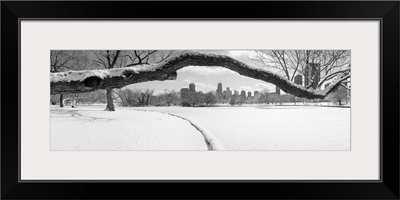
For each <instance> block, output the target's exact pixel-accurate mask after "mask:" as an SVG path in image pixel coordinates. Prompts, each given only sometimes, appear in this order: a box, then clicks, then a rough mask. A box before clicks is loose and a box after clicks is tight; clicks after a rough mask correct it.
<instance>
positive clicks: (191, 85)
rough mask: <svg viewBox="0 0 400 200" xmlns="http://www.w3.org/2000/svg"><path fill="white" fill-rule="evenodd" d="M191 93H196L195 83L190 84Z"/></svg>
mask: <svg viewBox="0 0 400 200" xmlns="http://www.w3.org/2000/svg"><path fill="white" fill-rule="evenodd" d="M189 91H190V92H196V86H195V85H194V83H191V84H189Z"/></svg>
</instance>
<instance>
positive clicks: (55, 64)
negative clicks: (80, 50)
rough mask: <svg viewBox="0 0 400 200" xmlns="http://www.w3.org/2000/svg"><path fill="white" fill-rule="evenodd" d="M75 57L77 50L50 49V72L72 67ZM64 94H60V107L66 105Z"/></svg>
mask: <svg viewBox="0 0 400 200" xmlns="http://www.w3.org/2000/svg"><path fill="white" fill-rule="evenodd" d="M74 59H75V51H61V50H51V51H50V72H51V73H54V72H62V71H66V70H68V69H69V68H70V67H71V63H72V62H73V61H74ZM63 99H64V98H63V94H62V93H61V94H60V107H64V101H63Z"/></svg>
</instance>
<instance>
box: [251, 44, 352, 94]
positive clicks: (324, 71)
mask: <svg viewBox="0 0 400 200" xmlns="http://www.w3.org/2000/svg"><path fill="white" fill-rule="evenodd" d="M249 57H250V58H252V59H254V60H256V61H258V62H259V63H261V64H262V65H264V66H266V67H267V68H269V69H271V70H272V71H274V72H276V73H278V74H281V75H282V76H283V77H285V78H286V79H287V80H290V81H293V80H294V77H295V76H296V75H297V74H301V75H303V77H305V78H306V79H307V80H305V83H306V84H307V85H305V86H306V88H311V87H312V88H314V89H316V88H320V87H321V86H322V85H323V84H324V83H326V82H329V81H331V80H332V79H334V78H336V77H337V76H339V75H340V74H343V73H346V72H350V51H349V50H257V51H255V53H254V54H251V55H249Z"/></svg>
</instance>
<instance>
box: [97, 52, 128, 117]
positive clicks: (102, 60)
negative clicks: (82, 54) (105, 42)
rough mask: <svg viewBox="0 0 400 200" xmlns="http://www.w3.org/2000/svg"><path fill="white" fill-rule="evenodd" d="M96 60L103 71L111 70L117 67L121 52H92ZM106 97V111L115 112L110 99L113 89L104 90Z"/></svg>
mask: <svg viewBox="0 0 400 200" xmlns="http://www.w3.org/2000/svg"><path fill="white" fill-rule="evenodd" d="M93 54H94V55H95V57H96V59H94V61H95V62H96V63H97V64H98V65H100V66H102V67H104V68H105V69H112V68H114V67H115V66H117V61H119V60H120V59H119V58H120V56H121V51H120V50H116V51H112V50H105V51H93ZM106 91H107V92H106V97H107V107H106V110H107V111H115V107H114V102H113V98H112V94H113V88H107V89H106Z"/></svg>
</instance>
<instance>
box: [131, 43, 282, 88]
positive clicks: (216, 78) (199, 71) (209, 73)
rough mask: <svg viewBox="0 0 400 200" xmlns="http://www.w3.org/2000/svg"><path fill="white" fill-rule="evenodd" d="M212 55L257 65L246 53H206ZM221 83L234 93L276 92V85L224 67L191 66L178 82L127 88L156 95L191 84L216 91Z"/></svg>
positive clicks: (183, 71)
mask: <svg viewBox="0 0 400 200" xmlns="http://www.w3.org/2000/svg"><path fill="white" fill-rule="evenodd" d="M204 52H212V53H220V54H224V55H229V56H231V57H233V58H236V59H238V60H240V61H242V62H246V63H251V64H256V63H254V61H252V60H251V59H249V58H248V56H247V55H246V52H245V51H226V50H224V51H222V50H221V51H216V50H214V51H204ZM219 82H221V83H222V87H223V90H226V87H229V88H230V89H231V90H232V91H233V90H238V91H239V92H240V91H241V90H245V91H246V93H247V92H248V91H251V92H252V94H253V92H254V91H255V90H258V91H261V90H263V89H266V88H268V89H269V90H270V91H271V92H274V91H275V85H273V84H270V83H266V82H264V81H261V80H257V79H253V78H249V77H246V76H242V75H239V74H238V73H236V72H234V71H231V70H229V69H226V68H223V67H199V66H189V67H185V68H183V69H180V70H179V71H178V77H177V79H176V80H167V81H151V82H144V83H137V84H133V85H129V86H127V87H126V88H131V89H134V88H137V89H145V88H149V89H154V94H159V93H162V92H164V90H165V89H168V90H175V91H180V89H182V88H188V87H189V84H190V83H194V84H195V85H196V91H203V92H209V91H215V90H216V89H217V84H218V83H219Z"/></svg>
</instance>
